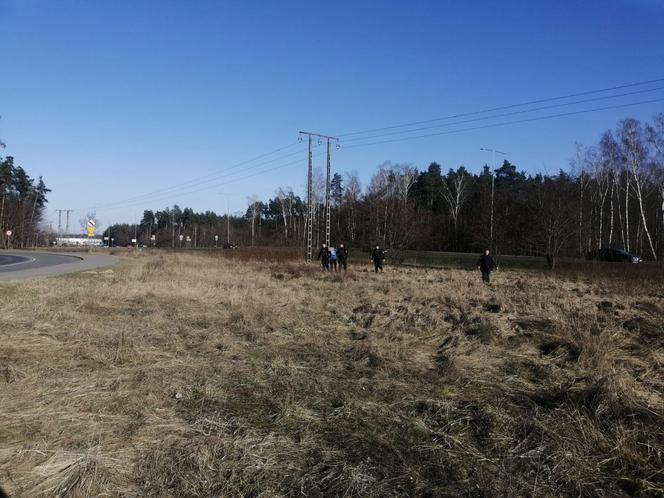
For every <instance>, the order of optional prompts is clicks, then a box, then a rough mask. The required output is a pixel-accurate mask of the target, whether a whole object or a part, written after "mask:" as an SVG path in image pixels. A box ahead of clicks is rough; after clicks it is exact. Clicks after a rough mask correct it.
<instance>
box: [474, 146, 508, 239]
mask: <svg viewBox="0 0 664 498" xmlns="http://www.w3.org/2000/svg"><path fill="white" fill-rule="evenodd" d="M480 150H482V151H484V152H491V220H490V222H489V238H490V241H491V250H492V251H493V199H494V192H495V190H496V170H495V169H494V168H495V165H496V152H497V153H498V154H502V155H503V156H506V155H507V153H505V152H501V151H499V150H496V149H489V148H485V147H480Z"/></svg>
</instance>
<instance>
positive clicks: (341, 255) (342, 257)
mask: <svg viewBox="0 0 664 498" xmlns="http://www.w3.org/2000/svg"><path fill="white" fill-rule="evenodd" d="M337 260H338V261H339V270H341V269H343V271H347V270H348V249H346V248H345V247H344V245H343V244H339V249H337Z"/></svg>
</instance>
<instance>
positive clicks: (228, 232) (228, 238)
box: [226, 199, 231, 244]
mask: <svg viewBox="0 0 664 498" xmlns="http://www.w3.org/2000/svg"><path fill="white" fill-rule="evenodd" d="M226 243H228V244H230V243H231V206H230V202H229V200H228V199H226Z"/></svg>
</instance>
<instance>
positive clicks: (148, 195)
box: [87, 149, 300, 209]
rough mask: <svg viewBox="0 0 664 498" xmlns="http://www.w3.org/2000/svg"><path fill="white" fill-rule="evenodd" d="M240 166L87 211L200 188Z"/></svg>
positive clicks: (289, 155) (288, 155)
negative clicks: (205, 177) (202, 178)
mask: <svg viewBox="0 0 664 498" xmlns="http://www.w3.org/2000/svg"><path fill="white" fill-rule="evenodd" d="M282 150H283V149H282ZM297 154H300V151H299V150H298V151H295V152H291V153H289V154H285V155H282V156H279V157H275V158H273V159H270V160H268V161H263V162H260V163H257V164H253V165H250V166H247V167H245V168H243V170H242V171H241V172H245V171H247V170H251V169H254V168H258V167H260V166H264V165H266V164H270V163H273V162H275V161H280V160H282V159H286V158H289V157H293V156H295V155H297ZM248 163H249V161H245V162H244V163H243V164H244V165H246V164H248ZM238 166H239V165H236V166H234V167H231V168H227V169H225V170H222V171H218V172H216V173H214V174H213V175H207V178H208V179H207V180H199V181H194V180H190V181H186V182H183V183H182V184H180V185H178V186H173V187H170V188H165V189H160V190H156V191H153V192H151V193H145V194H139V195H136V196H133V197H128V198H126V199H124V200H122V201H116V202H110V203H106V204H100V205H97V206H94V207H93V208H87V209H106V208H109V207H113V206H116V205H128V204H132V203H135V202H136V201H141V202H144V201H149V200H150V199H151V198H152V197H154V196H159V197H163V196H164V194H169V195H173V194H177V193H178V190H182V189H186V188H191V187H196V186H199V185H205V184H208V183H209V182H210V181H211V180H214V179H218V178H223V177H227V176H229V175H231V176H232V175H234V174H236V173H239V172H240V171H238V172H231V170H234V169H237V167H238Z"/></svg>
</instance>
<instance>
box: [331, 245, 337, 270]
mask: <svg viewBox="0 0 664 498" xmlns="http://www.w3.org/2000/svg"><path fill="white" fill-rule="evenodd" d="M330 269H331V270H332V271H335V272H336V271H337V248H336V247H334V246H330Z"/></svg>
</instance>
